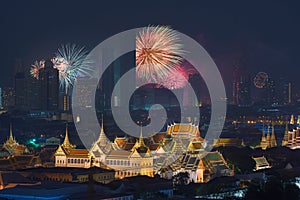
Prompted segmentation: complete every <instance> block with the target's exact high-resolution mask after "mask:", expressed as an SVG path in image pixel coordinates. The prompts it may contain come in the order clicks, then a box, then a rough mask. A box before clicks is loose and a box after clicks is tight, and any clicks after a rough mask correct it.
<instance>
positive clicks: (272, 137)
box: [271, 123, 277, 147]
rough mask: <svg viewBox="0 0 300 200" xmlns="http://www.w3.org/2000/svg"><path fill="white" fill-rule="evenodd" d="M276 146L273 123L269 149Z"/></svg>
mask: <svg viewBox="0 0 300 200" xmlns="http://www.w3.org/2000/svg"><path fill="white" fill-rule="evenodd" d="M276 146H277V142H276V138H275V127H274V123H272V135H271V147H276Z"/></svg>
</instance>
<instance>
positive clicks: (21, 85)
mask: <svg viewBox="0 0 300 200" xmlns="http://www.w3.org/2000/svg"><path fill="white" fill-rule="evenodd" d="M14 78H15V81H14V82H15V84H14V85H15V94H16V96H15V104H16V108H17V109H21V110H24V109H26V108H27V105H26V104H27V103H26V98H27V95H26V91H27V84H26V77H25V72H18V73H16V74H15V77H14Z"/></svg>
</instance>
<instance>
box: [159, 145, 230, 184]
mask: <svg viewBox="0 0 300 200" xmlns="http://www.w3.org/2000/svg"><path fill="white" fill-rule="evenodd" d="M180 172H188V173H189V176H190V182H195V183H203V182H208V181H209V180H211V179H212V178H215V177H218V176H234V170H233V169H230V168H229V167H228V165H227V162H226V161H225V159H224V157H223V156H222V154H221V153H220V152H218V151H213V152H208V153H207V155H206V156H204V157H203V158H201V156H200V155H199V154H194V153H186V154H183V156H182V157H180V158H179V159H178V160H177V161H176V162H174V163H172V164H171V165H168V166H166V167H163V168H162V169H160V170H159V174H160V176H161V177H162V178H166V179H172V177H173V175H176V174H178V173H180Z"/></svg>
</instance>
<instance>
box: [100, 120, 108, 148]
mask: <svg viewBox="0 0 300 200" xmlns="http://www.w3.org/2000/svg"><path fill="white" fill-rule="evenodd" d="M98 141H99V142H100V144H101V145H106V143H107V142H109V139H108V138H107V137H106V135H105V133H104V120H103V114H102V121H101V130H100V135H99V139H98Z"/></svg>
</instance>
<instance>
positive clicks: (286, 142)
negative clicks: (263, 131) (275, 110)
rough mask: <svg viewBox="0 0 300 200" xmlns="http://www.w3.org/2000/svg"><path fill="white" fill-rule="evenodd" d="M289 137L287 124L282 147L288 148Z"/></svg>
mask: <svg viewBox="0 0 300 200" xmlns="http://www.w3.org/2000/svg"><path fill="white" fill-rule="evenodd" d="M288 137H289V125H288V123H286V125H285V131H284V135H283V139H282V143H281V146H286V145H287V144H288Z"/></svg>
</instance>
